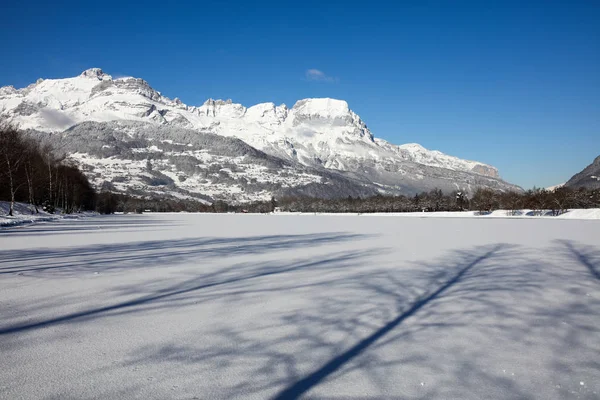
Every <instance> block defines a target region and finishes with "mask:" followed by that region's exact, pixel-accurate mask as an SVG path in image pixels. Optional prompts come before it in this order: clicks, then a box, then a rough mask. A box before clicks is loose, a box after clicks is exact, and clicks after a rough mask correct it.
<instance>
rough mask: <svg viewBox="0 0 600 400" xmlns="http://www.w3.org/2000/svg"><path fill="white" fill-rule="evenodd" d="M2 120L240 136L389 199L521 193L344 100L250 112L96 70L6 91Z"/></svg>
mask: <svg viewBox="0 0 600 400" xmlns="http://www.w3.org/2000/svg"><path fill="white" fill-rule="evenodd" d="M0 114H1V116H2V117H3V118H6V119H8V120H9V121H10V122H12V123H14V124H16V125H18V126H19V127H20V128H22V129H31V130H35V131H38V132H52V133H57V132H63V131H65V130H67V129H69V128H72V127H74V126H76V125H78V124H81V123H84V122H98V123H107V122H114V121H136V122H143V123H150V124H154V125H160V126H163V127H165V128H167V129H168V128H169V127H173V128H184V129H189V130H191V131H195V132H201V133H210V134H217V135H220V136H227V137H233V138H237V139H241V140H242V141H244V142H245V143H247V144H249V145H250V146H252V147H254V148H256V149H258V150H261V151H262V152H264V153H266V154H269V155H271V156H274V157H278V158H280V159H281V160H285V161H287V162H289V163H291V165H293V166H304V167H311V168H319V169H326V170H334V171H339V172H341V173H347V174H348V175H349V177H350V178H352V179H357V180H359V181H361V182H362V181H366V182H370V184H371V186H373V185H376V186H377V187H378V188H380V189H381V191H383V192H385V193H405V194H410V193H414V192H418V191H422V190H429V189H431V188H433V187H440V188H442V189H444V190H453V189H461V190H465V191H472V190H473V189H474V188H476V187H478V186H486V187H493V188H497V189H518V188H516V187H515V186H513V185H510V184H507V183H506V182H503V181H501V180H500V179H499V174H498V171H497V169H496V168H494V167H492V166H489V165H486V164H483V163H479V162H475V161H467V160H462V159H459V158H456V157H452V156H449V155H446V154H443V153H441V152H439V151H430V150H427V149H425V148H423V147H422V146H420V145H418V144H406V145H401V146H397V145H393V144H391V143H389V142H387V141H385V140H382V139H376V138H374V136H373V134H372V133H371V131H370V130H369V129H368V128H367V125H366V124H365V123H364V122H363V121H362V120H361V118H360V117H359V116H358V115H357V114H355V113H354V112H353V111H352V110H351V109H350V108H349V106H348V103H346V102H345V101H342V100H334V99H304V100H300V101H298V102H297V103H296V104H295V105H294V106H293V107H292V108H288V107H287V106H286V105H280V106H276V105H275V104H273V103H262V104H257V105H255V106H252V107H249V108H247V107H244V106H242V105H241V104H235V103H233V102H232V101H231V100H227V101H223V100H212V99H211V100H207V101H206V102H205V103H204V104H203V105H201V106H188V105H185V104H183V103H182V102H181V101H180V100H179V99H174V100H171V99H169V98H167V97H164V96H162V95H161V94H160V92H158V91H156V90H154V89H153V88H152V87H150V85H149V84H148V83H147V82H146V81H144V80H142V79H138V78H119V79H113V78H112V77H111V76H110V75H107V74H105V73H104V72H103V71H102V70H101V69H98V68H92V69H89V70H86V71H84V72H83V73H82V74H81V75H79V76H77V77H73V78H67V79H47V80H43V79H39V80H38V81H37V82H36V83H34V84H31V85H29V86H28V87H26V88H24V89H19V90H17V89H15V88H14V87H12V86H7V87H3V88H0ZM166 140H168V138H166ZM76 158H77V156H76ZM80 158H81V157H80ZM95 164H98V163H95ZM302 182H304V181H302ZM302 182H299V183H298V185H302V184H303V183H302ZM294 185H296V184H294V183H292V186H294ZM296 186H297V185H296ZM373 187H375V186H373Z"/></svg>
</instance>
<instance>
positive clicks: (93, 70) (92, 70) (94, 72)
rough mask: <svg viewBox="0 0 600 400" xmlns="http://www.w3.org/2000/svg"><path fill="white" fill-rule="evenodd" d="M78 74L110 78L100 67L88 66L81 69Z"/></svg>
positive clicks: (88, 76)
mask: <svg viewBox="0 0 600 400" xmlns="http://www.w3.org/2000/svg"><path fill="white" fill-rule="evenodd" d="M79 76H81V77H86V78H97V79H100V80H102V79H104V78H111V76H110V75H108V74H105V73H104V71H102V69H100V68H88V69H86V70H85V71H83V72H82V73H81V74H80V75H79Z"/></svg>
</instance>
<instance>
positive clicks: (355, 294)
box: [0, 214, 600, 399]
mask: <svg viewBox="0 0 600 400" xmlns="http://www.w3.org/2000/svg"><path fill="white" fill-rule="evenodd" d="M598 238H600V223H598V222H597V221H586V220H570V219H556V218H552V219H549V218H548V219H508V218H403V217H395V218H366V217H363V216H348V217H344V218H339V217H337V216H325V215H319V216H312V215H300V216H298V215H227V214H225V215H211V214H147V215H116V216H97V217H93V218H84V219H79V220H60V221H55V222H51V223H44V224H33V225H29V226H23V227H17V228H10V229H4V230H0V315H1V316H2V318H1V319H0V354H1V356H0V398H1V399H55V398H60V399H93V398H119V399H140V398H143V399H194V398H197V399H232V398H239V399H265V398H274V399H294V398H300V397H304V398H327V399H345V398H378V399H387V398H410V399H434V398H439V399H482V398H493V399H517V398H518V399H569V398H575V399H598V398H600V379H598V377H599V376H600V362H599V357H598V354H600V243H599V241H598Z"/></svg>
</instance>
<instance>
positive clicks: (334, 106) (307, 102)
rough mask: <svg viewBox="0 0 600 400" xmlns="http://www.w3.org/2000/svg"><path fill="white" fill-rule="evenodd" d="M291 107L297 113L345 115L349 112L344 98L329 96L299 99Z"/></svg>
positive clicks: (331, 115) (330, 115) (329, 115)
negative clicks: (338, 98)
mask: <svg viewBox="0 0 600 400" xmlns="http://www.w3.org/2000/svg"><path fill="white" fill-rule="evenodd" d="M293 109H294V110H295V111H296V112H297V113H298V114H305V115H321V116H328V117H336V116H346V115H348V114H349V113H350V107H348V103H347V102H346V101H344V100H337V99H330V98H312V99H303V100H299V101H297V102H296V104H294V107H293Z"/></svg>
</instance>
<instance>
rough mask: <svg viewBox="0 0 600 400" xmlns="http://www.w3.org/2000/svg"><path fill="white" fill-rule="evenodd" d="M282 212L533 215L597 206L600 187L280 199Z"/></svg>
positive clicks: (436, 191)
mask: <svg viewBox="0 0 600 400" xmlns="http://www.w3.org/2000/svg"><path fill="white" fill-rule="evenodd" d="M278 206H279V208H280V209H281V210H282V211H291V212H331V213H373V212H384V213H385V212H433V211H478V212H480V213H482V214H485V213H489V212H492V211H494V210H507V211H509V213H510V212H513V213H515V214H516V213H517V212H518V211H519V210H523V209H528V210H532V211H533V213H534V214H542V213H543V212H549V213H551V214H552V215H559V214H562V213H564V212H565V211H567V210H569V209H573V208H598V207H600V190H598V189H594V190H592V189H586V188H580V189H571V188H568V187H560V188H557V189H555V190H552V191H550V190H545V189H531V190H527V191H524V192H501V191H495V190H492V189H486V188H479V189H477V190H476V191H475V193H474V194H473V196H471V197H468V196H467V195H466V194H465V193H464V192H461V191H454V192H451V193H443V192H442V191H441V190H440V189H433V190H431V191H429V192H422V193H419V194H416V195H415V196H403V195H398V196H384V195H377V196H372V197H368V198H352V197H348V198H345V199H315V198H282V199H280V200H279V202H278Z"/></svg>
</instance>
